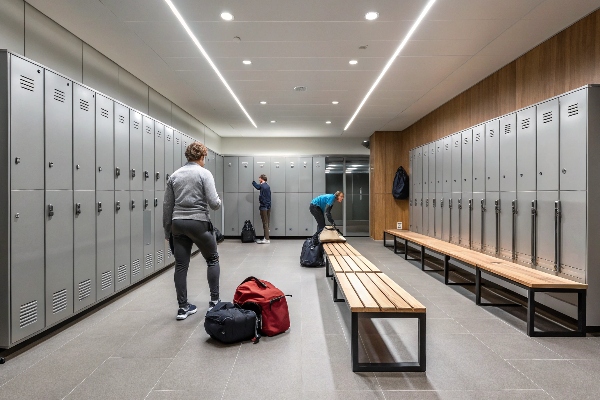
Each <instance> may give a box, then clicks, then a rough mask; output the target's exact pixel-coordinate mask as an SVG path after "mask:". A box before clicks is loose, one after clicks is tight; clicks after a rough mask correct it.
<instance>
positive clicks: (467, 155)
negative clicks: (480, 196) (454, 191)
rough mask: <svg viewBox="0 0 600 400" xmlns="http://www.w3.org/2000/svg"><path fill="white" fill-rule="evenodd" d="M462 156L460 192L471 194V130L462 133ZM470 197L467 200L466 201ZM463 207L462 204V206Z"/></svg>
mask: <svg viewBox="0 0 600 400" xmlns="http://www.w3.org/2000/svg"><path fill="white" fill-rule="evenodd" d="M461 143H462V152H461V153H462V156H461V176H462V186H461V187H462V192H463V193H468V194H469V196H470V194H471V192H473V131H472V130H471V129H469V130H466V131H463V133H462V142H461ZM469 198H470V197H468V198H467V200H468V199H469ZM463 205H464V204H463Z"/></svg>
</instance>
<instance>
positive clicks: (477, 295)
mask: <svg viewBox="0 0 600 400" xmlns="http://www.w3.org/2000/svg"><path fill="white" fill-rule="evenodd" d="M475 304H477V305H478V306H480V305H481V270H480V269H479V268H477V267H475Z"/></svg>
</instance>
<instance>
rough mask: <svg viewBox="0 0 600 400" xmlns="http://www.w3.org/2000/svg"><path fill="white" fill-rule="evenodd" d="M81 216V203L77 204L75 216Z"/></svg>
mask: <svg viewBox="0 0 600 400" xmlns="http://www.w3.org/2000/svg"><path fill="white" fill-rule="evenodd" d="M79 214H81V203H75V215H79Z"/></svg>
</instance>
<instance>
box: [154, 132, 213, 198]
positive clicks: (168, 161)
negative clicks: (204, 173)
mask: <svg viewBox="0 0 600 400" xmlns="http://www.w3.org/2000/svg"><path fill="white" fill-rule="evenodd" d="M174 142H175V138H174V136H173V128H169V127H168V126H165V179H163V181H164V182H165V189H166V187H167V181H168V180H169V178H170V177H171V175H173V172H175V169H174V166H173V143H174ZM213 175H214V172H213Z"/></svg>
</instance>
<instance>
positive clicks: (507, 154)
mask: <svg viewBox="0 0 600 400" xmlns="http://www.w3.org/2000/svg"><path fill="white" fill-rule="evenodd" d="M516 126H517V114H514V113H513V114H509V115H507V116H505V117H502V118H501V119H500V156H501V157H500V191H501V192H514V191H516V190H517V127H516Z"/></svg>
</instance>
